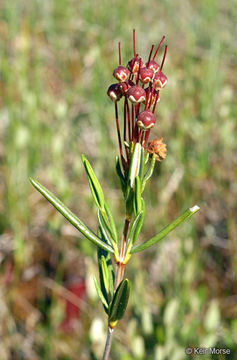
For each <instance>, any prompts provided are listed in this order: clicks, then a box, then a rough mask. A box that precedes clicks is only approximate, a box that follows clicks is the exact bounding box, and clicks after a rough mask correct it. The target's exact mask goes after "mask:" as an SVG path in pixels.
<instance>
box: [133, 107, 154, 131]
mask: <svg viewBox="0 0 237 360" xmlns="http://www.w3.org/2000/svg"><path fill="white" fill-rule="evenodd" d="M155 122H156V117H155V115H154V114H153V113H152V112H151V111H149V110H145V111H142V112H141V113H140V114H139V115H138V117H137V125H138V127H139V128H141V129H142V130H145V131H146V130H149V129H151V128H152V127H153V126H154V125H155Z"/></svg>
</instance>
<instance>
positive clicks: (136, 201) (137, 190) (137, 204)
mask: <svg viewBox="0 0 237 360" xmlns="http://www.w3.org/2000/svg"><path fill="white" fill-rule="evenodd" d="M141 208H142V200H141V181H140V178H139V176H136V177H135V186H134V196H133V209H134V214H135V215H137V214H138V213H139V212H140V211H141Z"/></svg>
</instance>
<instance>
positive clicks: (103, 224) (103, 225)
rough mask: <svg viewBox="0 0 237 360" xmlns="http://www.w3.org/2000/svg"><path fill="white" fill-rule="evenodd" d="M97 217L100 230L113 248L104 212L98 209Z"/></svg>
mask: <svg viewBox="0 0 237 360" xmlns="http://www.w3.org/2000/svg"><path fill="white" fill-rule="evenodd" d="M97 217H98V223H99V226H100V230H101V232H102V234H103V237H104V238H105V240H106V242H107V243H108V244H109V245H111V246H112V242H111V237H112V236H111V232H110V230H109V229H108V226H107V224H106V221H105V220H104V214H103V212H102V211H101V210H100V209H98V212H97Z"/></svg>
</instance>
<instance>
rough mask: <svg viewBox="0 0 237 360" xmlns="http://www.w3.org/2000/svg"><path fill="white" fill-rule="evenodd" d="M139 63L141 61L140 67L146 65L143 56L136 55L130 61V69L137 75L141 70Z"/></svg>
mask: <svg viewBox="0 0 237 360" xmlns="http://www.w3.org/2000/svg"><path fill="white" fill-rule="evenodd" d="M139 63H141V65H140V68H142V67H143V66H144V64H143V62H142V60H141V58H138V57H134V58H132V59H131V60H130V61H129V62H128V65H127V67H128V70H129V71H131V73H132V74H133V75H136V74H137V73H138V71H139Z"/></svg>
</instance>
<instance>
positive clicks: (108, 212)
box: [105, 203, 118, 243]
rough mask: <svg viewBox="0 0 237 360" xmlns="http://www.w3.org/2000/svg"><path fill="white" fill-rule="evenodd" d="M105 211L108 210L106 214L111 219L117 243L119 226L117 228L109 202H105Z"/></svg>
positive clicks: (113, 234) (110, 222)
mask: <svg viewBox="0 0 237 360" xmlns="http://www.w3.org/2000/svg"><path fill="white" fill-rule="evenodd" d="M105 212H106V215H107V218H108V220H109V224H110V226H111V231H112V236H113V239H114V241H115V242H116V243H117V242H118V233H117V228H116V225H115V221H114V218H113V214H112V212H111V210H110V208H109V206H108V204H107V203H105Z"/></svg>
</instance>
